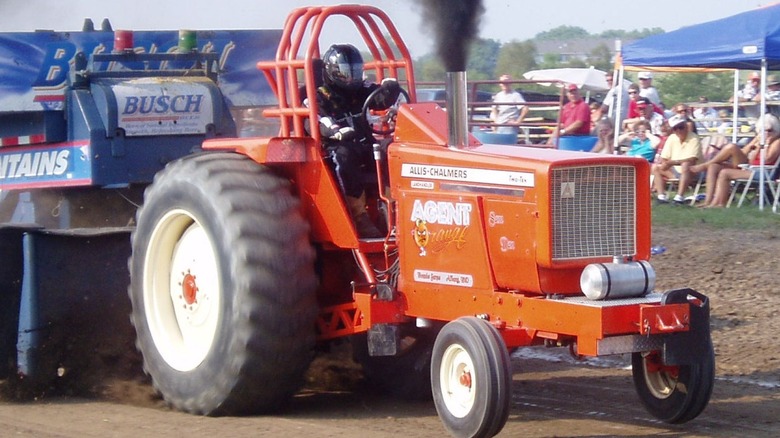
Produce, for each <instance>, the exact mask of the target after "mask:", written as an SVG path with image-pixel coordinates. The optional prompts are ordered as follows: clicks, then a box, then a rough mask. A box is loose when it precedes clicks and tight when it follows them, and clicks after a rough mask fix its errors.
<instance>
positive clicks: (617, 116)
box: [609, 40, 625, 155]
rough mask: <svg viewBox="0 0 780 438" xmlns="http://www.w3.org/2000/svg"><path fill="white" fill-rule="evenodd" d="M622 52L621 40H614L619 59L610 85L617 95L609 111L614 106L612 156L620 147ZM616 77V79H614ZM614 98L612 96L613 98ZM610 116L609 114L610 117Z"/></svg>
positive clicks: (618, 151) (617, 152) (616, 54)
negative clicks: (615, 103)
mask: <svg viewBox="0 0 780 438" xmlns="http://www.w3.org/2000/svg"><path fill="white" fill-rule="evenodd" d="M622 51H623V43H622V41H621V40H615V56H618V57H620V59H621V61H620V67H619V68H618V69H617V71H615V72H613V73H612V85H613V89H614V90H615V94H616V95H617V105H610V106H609V110H610V111H612V107H613V106H615V107H616V108H615V113H614V114H615V127H614V134H615V135H614V136H613V137H614V138H613V139H612V154H613V155H618V154H619V153H620V146H619V144H618V138H619V137H620V135H619V134H620V131H621V129H620V127H621V124H622V123H623V121H622V120H620V116H621V115H622V114H623V74H624V73H625V70H623V60H622V55H621V52H622ZM616 76H617V77H616ZM615 84H617V88H614V86H615ZM614 97H615V96H613V98H614ZM611 115H612V114H610V116H611Z"/></svg>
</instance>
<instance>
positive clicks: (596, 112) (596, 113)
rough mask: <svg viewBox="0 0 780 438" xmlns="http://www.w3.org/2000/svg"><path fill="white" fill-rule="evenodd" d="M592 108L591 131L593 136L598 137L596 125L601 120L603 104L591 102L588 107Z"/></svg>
mask: <svg viewBox="0 0 780 438" xmlns="http://www.w3.org/2000/svg"><path fill="white" fill-rule="evenodd" d="M588 106H589V108H590V131H591V133H592V134H593V135H596V123H597V122H598V121H599V120H601V117H602V116H601V104H600V103H598V102H591V103H590V105H588Z"/></svg>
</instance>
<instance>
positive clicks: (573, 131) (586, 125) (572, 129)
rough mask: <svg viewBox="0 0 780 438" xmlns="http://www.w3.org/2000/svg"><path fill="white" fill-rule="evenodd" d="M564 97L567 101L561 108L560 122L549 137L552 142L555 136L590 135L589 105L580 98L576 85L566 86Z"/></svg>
mask: <svg viewBox="0 0 780 438" xmlns="http://www.w3.org/2000/svg"><path fill="white" fill-rule="evenodd" d="M566 97H567V98H568V99H569V101H568V102H566V104H564V105H563V108H562V109H561V123H560V125H559V126H558V129H557V130H556V131H557V132H554V133H553V136H552V137H551V138H550V140H551V141H552V142H553V143H555V139H556V138H557V137H563V136H568V135H590V107H588V104H587V103H585V101H584V100H583V99H582V96H581V95H580V90H579V88H577V85H575V84H569V85H567V86H566Z"/></svg>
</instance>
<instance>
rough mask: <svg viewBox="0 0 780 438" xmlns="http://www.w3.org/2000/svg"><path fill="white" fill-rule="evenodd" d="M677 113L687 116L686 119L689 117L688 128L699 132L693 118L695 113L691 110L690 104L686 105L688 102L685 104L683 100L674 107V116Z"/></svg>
mask: <svg viewBox="0 0 780 438" xmlns="http://www.w3.org/2000/svg"><path fill="white" fill-rule="evenodd" d="M675 114H679V115H681V116H683V117H685V118H686V119H688V129H690V130H691V132H693V133H696V134H698V133H699V131H698V129H697V128H696V123H695V122H694V121H693V120H691V116H692V114H693V113H692V112H691V107H689V106H688V105H686V104H684V103H682V102H681V103H678V104H677V105H675V106H673V107H672V116H673V115H675ZM670 117H671V116H670Z"/></svg>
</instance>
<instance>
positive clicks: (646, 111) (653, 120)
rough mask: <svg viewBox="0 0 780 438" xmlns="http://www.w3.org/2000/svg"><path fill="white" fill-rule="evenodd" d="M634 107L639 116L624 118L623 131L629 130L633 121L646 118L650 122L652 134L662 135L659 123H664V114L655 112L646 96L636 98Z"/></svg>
mask: <svg viewBox="0 0 780 438" xmlns="http://www.w3.org/2000/svg"><path fill="white" fill-rule="evenodd" d="M636 109H637V112H638V113H639V116H637V117H635V118H633V119H628V120H625V121H624V122H623V132H629V131H630V129H631V126H633V125H634V123H635V122H638V121H640V120H647V121H648V122H649V123H650V127H651V131H652V132H653V134H655V135H662V132H661V125H663V124H664V120H665V119H664V116H662V115H660V114H658V113H657V112H655V107H654V106H653V104H652V102H650V100H649V99H648V98H646V97H640V98H638V99H637V100H636Z"/></svg>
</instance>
